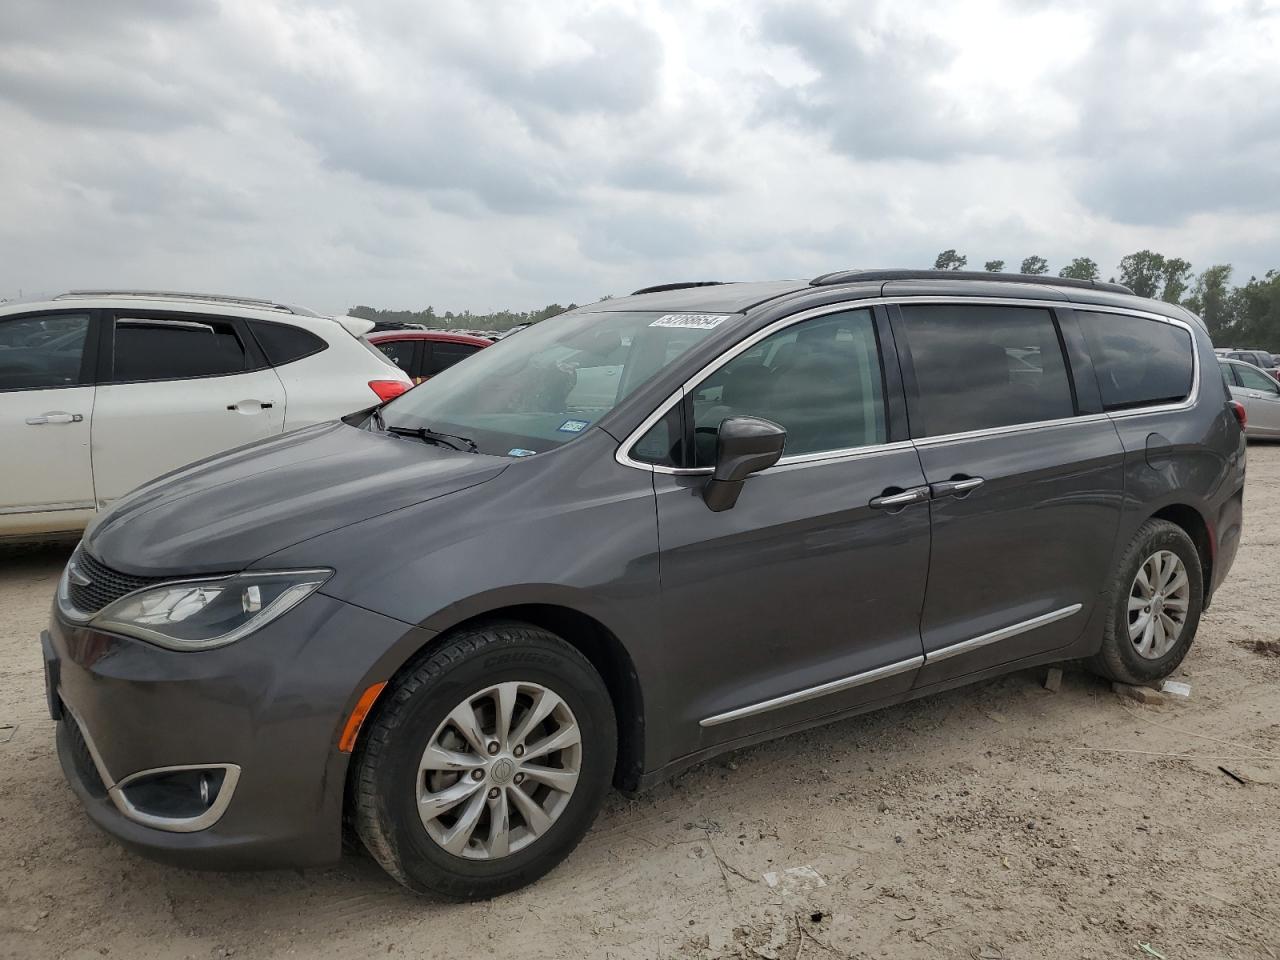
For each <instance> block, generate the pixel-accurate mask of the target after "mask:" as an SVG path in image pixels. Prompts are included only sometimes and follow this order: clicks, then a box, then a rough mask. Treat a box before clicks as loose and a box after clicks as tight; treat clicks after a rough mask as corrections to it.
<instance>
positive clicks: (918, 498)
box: [867, 487, 929, 513]
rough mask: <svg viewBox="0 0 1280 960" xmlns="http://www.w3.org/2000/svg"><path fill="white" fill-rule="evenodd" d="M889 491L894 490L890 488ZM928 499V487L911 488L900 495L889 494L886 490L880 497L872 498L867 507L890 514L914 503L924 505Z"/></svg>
mask: <svg viewBox="0 0 1280 960" xmlns="http://www.w3.org/2000/svg"><path fill="white" fill-rule="evenodd" d="M889 489H890V490H892V489H893V488H892V487H890V488H889ZM928 499H929V488H928V487H911V488H910V489H907V490H903V491H901V492H899V493H889V492H888V490H886V491H885V492H884V493H882V494H881V495H880V496H878V497H872V498H871V500H870V502H869V503H868V504H867V506H869V507H870V508H871V509H872V510H888V511H889V512H890V513H895V512H897V511H898V510H902V509H904V508H906V507H909V506H911V504H913V503H923V502H924V501H926V500H928Z"/></svg>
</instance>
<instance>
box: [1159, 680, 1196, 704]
mask: <svg viewBox="0 0 1280 960" xmlns="http://www.w3.org/2000/svg"><path fill="white" fill-rule="evenodd" d="M1160 692H1161V693H1167V694H1169V696H1171V697H1181V698H1182V699H1184V700H1186V699H1188V698H1190V696H1191V684H1189V683H1183V682H1182V681H1180V680H1166V681H1165V682H1164V683H1162V684H1160Z"/></svg>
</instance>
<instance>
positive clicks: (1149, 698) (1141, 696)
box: [1111, 683, 1164, 706]
mask: <svg viewBox="0 0 1280 960" xmlns="http://www.w3.org/2000/svg"><path fill="white" fill-rule="evenodd" d="M1111 689H1112V690H1114V691H1115V692H1116V694H1117V695H1118V696H1121V697H1127V698H1128V699H1130V700H1137V701H1138V702H1139V703H1145V704H1148V705H1149V706H1159V705H1160V704H1162V703H1164V695H1163V694H1161V693H1160V691H1159V690H1152V689H1151V688H1150V687H1135V686H1131V685H1130V684H1127V683H1113V684H1111Z"/></svg>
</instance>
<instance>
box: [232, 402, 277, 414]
mask: <svg viewBox="0 0 1280 960" xmlns="http://www.w3.org/2000/svg"><path fill="white" fill-rule="evenodd" d="M227 409H228V410H230V411H231V412H232V413H244V414H252V413H261V412H262V411H263V410H270V409H271V402H270V401H269V400H268V401H263V400H241V401H239V402H238V403H228V404H227Z"/></svg>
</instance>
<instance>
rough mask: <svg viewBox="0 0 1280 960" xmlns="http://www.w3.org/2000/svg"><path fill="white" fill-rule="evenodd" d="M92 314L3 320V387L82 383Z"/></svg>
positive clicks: (0, 322)
mask: <svg viewBox="0 0 1280 960" xmlns="http://www.w3.org/2000/svg"><path fill="white" fill-rule="evenodd" d="M88 334H89V316H88V314H84V313H75V314H68V313H57V314H49V315H46V316H33V317H9V318H5V319H0V390H47V389H51V388H54V387H71V386H75V385H76V384H78V383H79V382H80V369H81V363H82V361H83V359H84V345H85V340H86V338H87V337H88Z"/></svg>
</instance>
